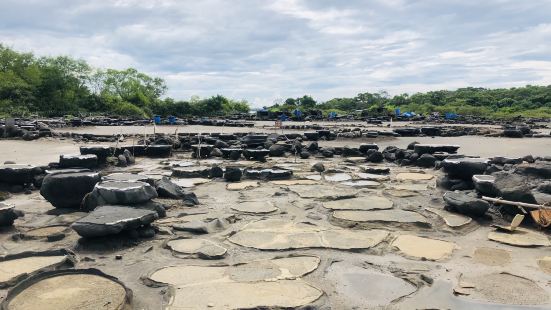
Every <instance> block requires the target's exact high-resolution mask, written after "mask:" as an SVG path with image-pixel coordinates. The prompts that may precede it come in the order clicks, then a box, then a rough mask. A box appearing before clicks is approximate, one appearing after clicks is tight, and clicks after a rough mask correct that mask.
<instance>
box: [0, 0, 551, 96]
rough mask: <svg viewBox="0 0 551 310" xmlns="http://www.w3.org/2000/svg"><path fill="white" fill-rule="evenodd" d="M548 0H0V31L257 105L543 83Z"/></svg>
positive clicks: (36, 45) (549, 70)
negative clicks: (291, 98) (305, 97)
mask: <svg viewBox="0 0 551 310" xmlns="http://www.w3.org/2000/svg"><path fill="white" fill-rule="evenodd" d="M550 11H551V3H550V2H549V1H546V0H533V1H530V2H526V1H522V2H521V1H512V0H489V1H460V0H450V1H438V0H425V1H408V0H390V1H389V0H384V1H383V0H348V1H329V0H278V1H258V0H236V1H222V0H204V1H192V0H116V1H85V0H40V1H39V0H3V1H1V2H0V42H2V43H4V44H7V45H8V46H12V47H14V48H16V49H21V50H24V51H34V52H35V53H36V54H38V55H57V54H64V55H72V56H74V57H77V58H83V59H85V60H87V61H89V62H90V63H91V64H92V65H94V66H99V67H114V68H125V67H129V66H132V67H136V68H137V69H139V70H141V71H144V72H147V73H149V74H152V75H157V76H161V77H163V78H165V79H166V80H167V83H168V85H169V88H170V90H169V95H170V96H173V97H176V98H184V99H185V98H189V97H190V96H191V95H200V96H203V97H205V96H210V95H215V94H217V93H220V94H225V95H228V96H232V97H235V98H238V99H242V98H243V99H248V100H250V101H252V102H254V104H255V105H257V106H261V105H266V104H271V103H272V102H273V101H274V100H275V99H277V98H286V97H288V96H302V95H304V94H310V95H313V96H314V97H315V98H317V99H319V100H327V99H330V98H333V97H343V96H354V95H355V94H357V93H359V92H365V91H378V90H381V89H385V90H388V91H389V92H390V93H391V94H395V93H402V92H410V93H411V92H416V91H426V90H434V89H440V88H457V87H463V86H477V87H478V86H480V87H508V86H520V85H524V84H528V83H530V84H549V83H551V45H550V44H549V42H551V21H550V19H549V16H548V15H549V14H548V12H550Z"/></svg>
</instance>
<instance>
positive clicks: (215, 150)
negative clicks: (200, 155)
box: [210, 147, 224, 157]
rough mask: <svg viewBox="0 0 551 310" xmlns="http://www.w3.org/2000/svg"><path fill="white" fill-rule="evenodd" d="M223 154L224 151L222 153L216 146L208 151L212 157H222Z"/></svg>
mask: <svg viewBox="0 0 551 310" xmlns="http://www.w3.org/2000/svg"><path fill="white" fill-rule="evenodd" d="M223 155H224V153H222V151H221V150H220V149H219V148H217V147H215V148H213V149H212V151H211V152H210V156H212V157H222V156H223Z"/></svg>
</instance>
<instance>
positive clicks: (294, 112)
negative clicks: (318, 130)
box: [293, 109, 302, 117]
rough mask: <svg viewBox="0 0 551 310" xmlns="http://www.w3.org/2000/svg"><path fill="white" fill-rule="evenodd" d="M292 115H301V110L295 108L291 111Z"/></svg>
mask: <svg viewBox="0 0 551 310" xmlns="http://www.w3.org/2000/svg"><path fill="white" fill-rule="evenodd" d="M293 115H294V116H295V117H302V111H301V110H298V109H297V110H294V111H293Z"/></svg>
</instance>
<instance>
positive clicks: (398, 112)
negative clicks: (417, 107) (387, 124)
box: [394, 108, 400, 116]
mask: <svg viewBox="0 0 551 310" xmlns="http://www.w3.org/2000/svg"><path fill="white" fill-rule="evenodd" d="M394 113H395V114H396V116H400V108H398V109H396V110H394Z"/></svg>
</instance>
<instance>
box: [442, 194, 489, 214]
mask: <svg viewBox="0 0 551 310" xmlns="http://www.w3.org/2000/svg"><path fill="white" fill-rule="evenodd" d="M443 198H444V201H445V202H446V205H447V206H448V208H449V209H451V210H452V211H455V212H458V213H461V214H465V215H469V216H472V217H480V216H483V215H484V214H486V211H488V208H489V207H490V204H489V203H488V202H487V201H484V200H482V199H478V198H474V197H471V196H469V195H466V194H464V193H460V192H446V193H445V194H444V196H443Z"/></svg>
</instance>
